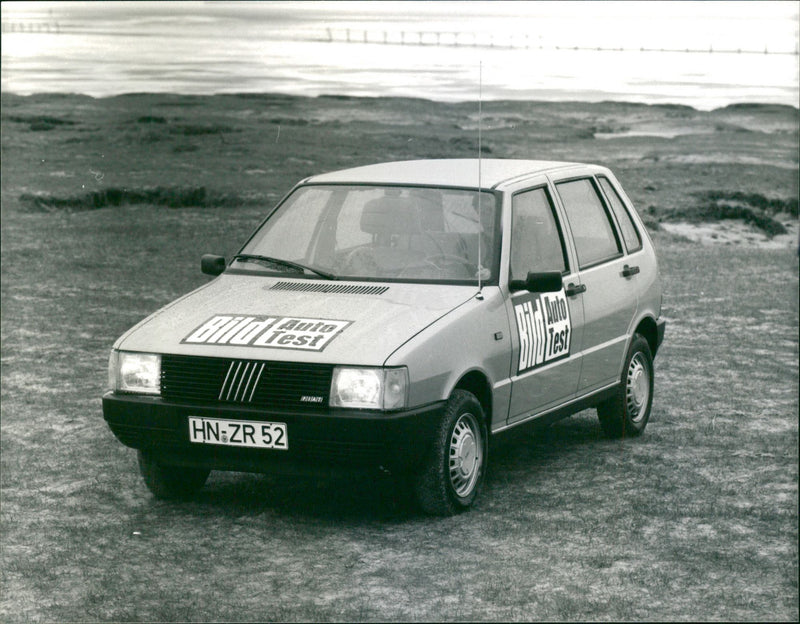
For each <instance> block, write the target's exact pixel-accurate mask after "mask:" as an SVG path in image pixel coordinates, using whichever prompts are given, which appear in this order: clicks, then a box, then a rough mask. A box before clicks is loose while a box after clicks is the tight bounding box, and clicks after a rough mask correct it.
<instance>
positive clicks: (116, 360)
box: [108, 351, 161, 394]
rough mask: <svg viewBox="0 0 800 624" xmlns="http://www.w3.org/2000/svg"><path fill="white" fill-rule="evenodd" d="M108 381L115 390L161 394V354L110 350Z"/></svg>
mask: <svg viewBox="0 0 800 624" xmlns="http://www.w3.org/2000/svg"><path fill="white" fill-rule="evenodd" d="M108 383H109V386H110V387H111V389H112V390H114V391H116V392H130V393H136V394H161V356H160V355H158V354H156V353H131V352H129V351H112V352H111V357H110V358H109V361H108Z"/></svg>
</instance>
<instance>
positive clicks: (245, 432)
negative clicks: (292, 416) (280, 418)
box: [189, 416, 289, 451]
mask: <svg viewBox="0 0 800 624" xmlns="http://www.w3.org/2000/svg"><path fill="white" fill-rule="evenodd" d="M189 440H190V441H191V442H195V443H197V444H220V445H222V446H246V447H249V448H264V449H280V450H282V451H288V450H289V436H288V434H287V432H286V423H276V422H254V421H250V420H221V419H218V418H201V417H199V416H189Z"/></svg>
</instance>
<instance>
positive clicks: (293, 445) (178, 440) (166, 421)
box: [103, 392, 445, 474]
mask: <svg viewBox="0 0 800 624" xmlns="http://www.w3.org/2000/svg"><path fill="white" fill-rule="evenodd" d="M444 405H445V402H438V403H434V404H431V405H427V406H424V407H420V408H416V409H412V410H404V411H401V412H386V413H384V412H376V411H366V410H344V409H329V410H327V411H324V412H318V411H309V412H297V411H292V412H287V411H278V410H275V411H264V410H259V409H253V408H247V407H244V406H239V405H210V406H196V405H190V404H181V403H172V402H168V401H165V400H163V399H161V398H157V397H147V396H139V395H118V394H114V393H113V392H109V393H107V394H106V395H105V396H104V397H103V416H104V417H105V419H106V422H107V423H108V426H109V427H110V428H111V431H112V432H113V433H114V435H115V436H116V437H117V439H118V440H119V441H120V442H122V443H123V444H125V445H126V446H129V447H131V448H136V449H143V450H147V451H149V452H151V453H153V454H154V455H155V456H157V457H159V458H160V459H161V460H162V461H163V462H164V463H165V464H168V465H175V466H193V467H203V468H209V469H212V470H235V471H242V472H276V473H291V474H316V473H321V472H329V471H330V470H332V469H335V468H337V467H338V468H366V467H372V468H382V469H384V470H388V471H390V472H404V471H407V470H409V469H411V468H413V467H414V466H415V465H418V464H419V462H420V461H421V460H422V459H423V457H424V455H425V452H426V451H427V449H428V447H429V445H430V443H431V440H432V438H433V435H434V431H435V428H436V425H437V423H438V422H439V419H440V416H441V414H442V411H443V409H444ZM189 416H199V417H207V418H221V419H231V420H250V421H256V422H259V421H261V422H264V421H266V422H283V423H286V425H287V436H288V439H289V449H288V450H286V451H284V450H277V449H253V448H242V447H232V446H225V445H212V444H196V443H192V442H190V441H189V421H188V418H189Z"/></svg>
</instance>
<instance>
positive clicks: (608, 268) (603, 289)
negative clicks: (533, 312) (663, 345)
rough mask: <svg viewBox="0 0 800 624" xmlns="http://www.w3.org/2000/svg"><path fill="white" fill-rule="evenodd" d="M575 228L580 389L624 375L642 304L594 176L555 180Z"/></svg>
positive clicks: (570, 225) (583, 391)
mask: <svg viewBox="0 0 800 624" xmlns="http://www.w3.org/2000/svg"><path fill="white" fill-rule="evenodd" d="M554 185H555V188H556V194H557V196H558V198H559V200H560V202H561V205H562V208H563V211H564V213H565V215H566V218H567V219H566V220H567V224H568V228H569V230H570V231H571V233H572V239H573V241H574V245H575V254H576V259H577V263H578V267H577V269H578V274H579V278H580V288H581V290H582V291H583V292H581V293H580V294H579V297H581V298H582V300H583V312H584V327H583V335H582V342H581V345H580V349H581V353H582V358H581V362H582V363H581V371H580V381H579V383H578V394H579V395H581V394H586V393H588V392H591V391H593V390H596V389H599V388H602V387H605V386H608V385H610V384H612V383H615V382H616V381H618V380H619V375H620V372H621V369H622V365H623V358H624V357H625V350H626V347H627V343H628V336H629V335H630V331H631V324H632V322H633V319H634V318H635V316H636V310H637V305H638V300H637V292H636V284H635V281H636V280H635V273H634V274H630V269H631V267H630V266H629V260H628V257H627V256H626V255H625V251H624V247H623V241H622V236H621V234H620V232H619V230H618V227H617V223H616V219H615V217H614V216H613V213H612V210H611V208H610V206H609V204H608V200H607V199H606V196H605V195H604V194H603V192H602V191H601V190H600V184H599V183H598V180H597V179H596V178H595V177H594V176H584V177H580V178H572V179H566V180H554Z"/></svg>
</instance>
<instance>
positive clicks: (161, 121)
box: [136, 115, 167, 124]
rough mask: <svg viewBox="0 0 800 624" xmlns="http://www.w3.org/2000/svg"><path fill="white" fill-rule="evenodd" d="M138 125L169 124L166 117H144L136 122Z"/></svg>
mask: <svg viewBox="0 0 800 624" xmlns="http://www.w3.org/2000/svg"><path fill="white" fill-rule="evenodd" d="M136 123H140V124H151V123H154V124H165V123H167V119H166V117H160V116H158V115H143V116H141V117H139V119H137V120H136Z"/></svg>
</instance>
